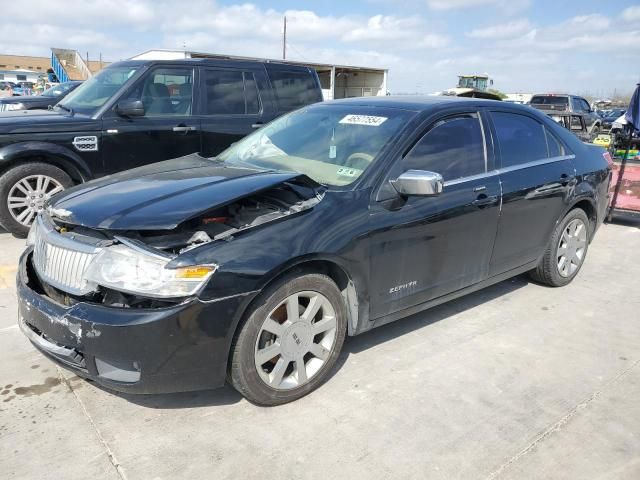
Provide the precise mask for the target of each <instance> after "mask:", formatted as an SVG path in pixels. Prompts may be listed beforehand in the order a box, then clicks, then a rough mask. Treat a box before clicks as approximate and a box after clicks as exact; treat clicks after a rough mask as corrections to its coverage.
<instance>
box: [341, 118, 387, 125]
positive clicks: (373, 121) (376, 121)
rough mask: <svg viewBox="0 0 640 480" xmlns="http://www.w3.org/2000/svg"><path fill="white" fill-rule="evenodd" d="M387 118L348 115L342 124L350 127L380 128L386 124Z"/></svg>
mask: <svg viewBox="0 0 640 480" xmlns="http://www.w3.org/2000/svg"><path fill="white" fill-rule="evenodd" d="M386 119H387V117H375V116H373V115H347V116H345V117H344V118H343V119H342V120H340V123H345V124H348V125H368V126H370V127H379V126H380V125H382V124H383V123H384V121H385V120H386Z"/></svg>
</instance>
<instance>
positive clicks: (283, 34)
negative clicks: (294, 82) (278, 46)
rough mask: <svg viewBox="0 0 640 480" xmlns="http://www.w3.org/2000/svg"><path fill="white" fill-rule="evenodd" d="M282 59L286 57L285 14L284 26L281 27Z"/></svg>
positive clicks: (285, 17)
mask: <svg viewBox="0 0 640 480" xmlns="http://www.w3.org/2000/svg"><path fill="white" fill-rule="evenodd" d="M282 59H283V60H286V59H287V16H286V15H285V16H284V27H283V29H282Z"/></svg>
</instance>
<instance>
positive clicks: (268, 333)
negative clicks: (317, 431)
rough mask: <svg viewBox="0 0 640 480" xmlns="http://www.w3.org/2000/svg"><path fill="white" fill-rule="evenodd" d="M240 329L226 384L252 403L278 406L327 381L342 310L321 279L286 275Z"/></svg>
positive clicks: (343, 324)
mask: <svg viewBox="0 0 640 480" xmlns="http://www.w3.org/2000/svg"><path fill="white" fill-rule="evenodd" d="M239 328H240V330H239V333H238V334H237V335H236V338H235V339H234V342H233V345H232V347H231V358H230V371H229V377H230V381H231V384H232V385H233V387H234V388H235V389H236V390H238V392H240V393H241V394H242V395H243V396H244V397H245V398H247V399H248V400H249V401H251V402H253V403H255V404H258V405H266V406H272V405H280V404H283V403H287V402H291V401H293V400H297V399H299V398H301V397H303V396H305V395H307V394H308V393H310V392H312V391H313V390H315V389H316V388H318V387H319V386H320V385H321V384H322V383H323V382H324V381H325V380H326V379H327V377H328V374H329V373H330V371H331V369H332V367H333V366H334V364H335V362H336V360H337V358H338V356H339V354H340V350H341V349H342V344H343V343H344V338H345V335H346V330H347V314H346V307H345V304H344V300H343V298H342V295H341V293H340V290H339V289H338V287H337V286H336V284H335V283H334V282H333V281H332V280H331V279H330V278H329V277H327V276H326V275H321V274H315V273H313V274H304V275H301V274H298V275H288V276H286V277H283V278H282V279H280V280H279V281H277V282H276V283H275V284H273V285H272V286H271V287H269V288H267V289H266V290H265V292H264V293H263V294H262V295H261V297H260V298H259V299H258V301H257V302H256V303H255V306H254V307H253V308H252V309H251V310H250V311H249V312H248V314H247V317H246V319H245V321H244V323H243V324H242V325H241V326H240V327H239Z"/></svg>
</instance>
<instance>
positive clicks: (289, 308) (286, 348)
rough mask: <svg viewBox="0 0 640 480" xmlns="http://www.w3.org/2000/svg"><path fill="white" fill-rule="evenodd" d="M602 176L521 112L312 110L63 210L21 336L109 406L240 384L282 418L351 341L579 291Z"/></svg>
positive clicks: (592, 159)
mask: <svg viewBox="0 0 640 480" xmlns="http://www.w3.org/2000/svg"><path fill="white" fill-rule="evenodd" d="M609 177H610V171H609V163H608V161H607V156H606V154H605V152H604V150H602V149H600V148H598V147H595V146H593V145H587V144H585V143H582V142H581V141H580V140H578V139H577V138H576V137H575V136H573V135H572V134H571V133H570V132H569V131H567V130H565V129H563V128H562V127H560V126H559V125H557V124H556V123H555V122H554V121H553V120H551V119H550V118H548V117H547V116H546V115H544V114H542V113H539V112H537V111H535V110H533V109H531V108H528V107H525V106H520V105H508V104H504V103H501V102H495V101H490V100H477V99H461V98H450V97H432V98H423V99H420V98H394V97H386V98H358V99H348V100H339V101H333V102H325V103H320V104H315V105H312V106H308V107H305V108H303V109H301V110H297V111H295V112H293V113H290V114H287V115H285V116H283V117H280V118H279V119H277V120H275V121H273V122H271V123H270V124H268V125H266V126H265V127H263V128H261V129H260V130H258V131H256V132H254V133H253V134H251V135H250V136H248V137H246V138H245V139H243V140H241V141H239V142H238V143H236V144H234V145H232V146H231V147H230V148H229V149H227V150H226V151H224V152H223V153H222V154H220V155H219V156H217V157H215V158H204V157H201V156H199V155H197V154H193V155H189V156H186V157H182V158H177V159H174V160H169V161H165V162H162V163H158V164H152V165H148V166H145V167H141V168H138V169H134V170H130V171H126V172H121V173H117V174H115V175H111V176H108V177H105V178H102V179H99V180H96V181H92V182H89V183H86V184H84V185H79V186H77V187H74V188H71V189H69V190H66V191H64V192H62V193H60V194H58V195H57V196H55V197H54V198H53V199H52V200H51V202H50V204H49V205H48V207H47V209H46V210H44V211H43V213H41V214H40V215H39V216H38V218H37V221H36V222H35V223H34V226H33V227H32V229H31V231H30V233H29V237H28V239H27V244H28V248H27V250H26V251H25V252H24V254H23V255H22V258H21V261H20V269H19V272H18V278H17V288H18V297H19V323H20V327H21V329H22V331H23V332H24V334H25V335H26V336H27V337H28V338H29V339H30V340H31V342H32V343H33V344H34V345H35V346H36V347H37V348H38V349H39V350H40V351H41V352H43V353H44V354H45V355H47V356H48V357H50V358H51V359H52V360H54V361H56V362H58V363H59V364H61V365H63V366H64V367H66V368H68V369H70V370H71V371H73V372H75V373H76V374H77V375H79V376H81V377H84V378H87V379H91V380H94V381H95V382H97V383H99V384H100V385H103V386H105V387H107V388H110V389H113V390H118V391H123V392H131V393H161V392H172V391H186V390H197V389H205V388H213V387H218V386H221V385H223V384H224V382H225V381H229V382H230V383H231V384H232V385H233V386H234V387H235V388H236V389H237V390H238V391H239V392H241V393H242V395H244V396H245V397H246V398H247V399H249V400H250V401H252V402H254V403H257V404H262V405H275V404H280V403H285V402H288V401H291V400H295V399H298V398H300V397H301V396H303V395H305V394H307V393H309V392H311V391H312V390H314V389H315V388H317V387H318V386H319V385H320V384H321V383H322V382H323V381H324V380H325V379H326V378H327V376H328V374H329V372H330V370H331V368H332V366H333V365H334V363H335V361H336V359H337V357H338V355H339V353H340V349H341V347H342V345H343V342H344V339H345V336H346V335H347V334H348V335H356V334H359V333H362V332H365V331H367V330H369V329H371V328H374V327H377V326H379V325H382V324H385V323H388V322H391V321H394V320H397V319H399V318H401V317H405V316H407V315H409V314H412V313H415V312H418V311H421V310H424V309H426V308H429V307H431V306H433V305H436V304H440V303H442V302H445V301H448V300H450V299H453V298H456V297H459V296H461V295H464V294H466V293H469V292H472V291H474V290H478V289H480V288H483V287H485V286H487V285H490V284H493V283H496V282H499V281H502V280H504V279H507V278H509V277H512V276H514V275H518V274H521V273H524V272H529V273H530V275H531V276H532V277H533V278H534V279H535V280H536V281H539V282H541V283H544V284H547V285H550V286H563V285H566V284H568V283H569V282H571V280H573V278H575V276H576V275H577V274H578V272H579V271H580V267H581V266H582V264H583V263H584V259H585V257H586V254H587V250H588V248H589V242H590V241H591V239H592V238H593V235H594V233H595V232H596V230H597V228H598V226H599V225H600V224H601V222H602V220H603V217H604V215H605V210H606V208H607V190H608V184H609Z"/></svg>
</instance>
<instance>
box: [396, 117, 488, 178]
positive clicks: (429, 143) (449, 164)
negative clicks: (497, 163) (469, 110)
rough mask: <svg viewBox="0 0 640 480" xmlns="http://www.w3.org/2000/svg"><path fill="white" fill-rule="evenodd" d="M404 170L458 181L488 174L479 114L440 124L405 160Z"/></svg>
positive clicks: (433, 128) (451, 119)
mask: <svg viewBox="0 0 640 480" xmlns="http://www.w3.org/2000/svg"><path fill="white" fill-rule="evenodd" d="M402 164H403V168H404V170H405V171H406V170H427V171H430V172H436V173H439V174H440V175H442V177H443V178H444V180H445V181H446V180H454V179H457V178H462V177H468V176H471V175H477V174H480V173H484V172H485V156H484V139H483V136H482V128H481V126H480V119H479V118H478V116H477V115H476V114H467V115H459V116H458V115H457V116H454V117H449V118H445V119H443V120H440V121H438V122H437V123H436V124H435V125H434V126H433V127H432V128H431V129H430V130H429V131H428V132H427V133H426V134H425V135H424V136H423V137H422V138H421V139H420V140H419V141H418V143H416V144H415V146H414V147H413V148H412V149H411V151H410V152H409V153H408V154H407V155H406V156H405V158H404V159H403V160H402Z"/></svg>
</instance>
